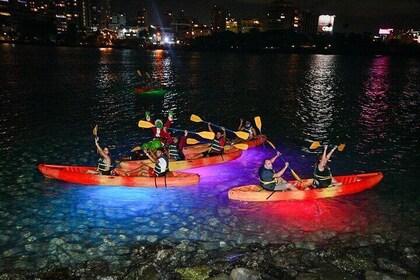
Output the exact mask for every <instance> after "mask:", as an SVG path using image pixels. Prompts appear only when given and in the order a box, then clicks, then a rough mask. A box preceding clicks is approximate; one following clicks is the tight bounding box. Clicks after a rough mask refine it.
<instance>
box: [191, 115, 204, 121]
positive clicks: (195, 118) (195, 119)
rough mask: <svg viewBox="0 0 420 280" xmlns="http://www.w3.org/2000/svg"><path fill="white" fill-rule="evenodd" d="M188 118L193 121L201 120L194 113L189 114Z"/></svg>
mask: <svg viewBox="0 0 420 280" xmlns="http://www.w3.org/2000/svg"><path fill="white" fill-rule="evenodd" d="M190 120H191V121H193V122H202V121H203V120H202V119H201V118H200V117H199V116H197V115H194V114H192V115H191V117H190Z"/></svg>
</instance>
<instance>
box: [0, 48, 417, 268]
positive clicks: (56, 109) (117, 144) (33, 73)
mask: <svg viewBox="0 0 420 280" xmlns="http://www.w3.org/2000/svg"><path fill="white" fill-rule="evenodd" d="M137 69H141V71H142V72H143V73H146V72H148V73H150V74H151V75H152V76H153V78H154V79H157V80H159V81H160V82H161V83H162V84H163V85H165V86H167V87H169V89H170V90H169V91H168V93H166V94H165V95H164V96H161V97H159V96H158V97H143V96H141V95H140V96H139V95H136V94H134V91H133V87H134V86H136V85H138V84H140V83H141V79H140V78H139V77H138V76H137V75H136V70H137ZM0 73H1V75H0V97H1V98H0V110H1V118H0V149H1V157H0V166H1V169H0V272H2V271H6V270H9V269H22V270H24V271H34V270H38V269H41V268H44V267H46V266H50V265H70V264H78V263H80V262H83V261H85V260H92V259H105V260H107V261H109V262H110V263H111V264H112V265H113V267H115V268H121V267H124V266H127V265H129V264H130V260H129V258H128V255H129V252H130V248H131V247H132V246H134V245H135V244H139V243H160V244H171V245H177V244H185V242H187V243H188V242H191V244H194V246H196V247H195V248H198V249H200V250H206V251H217V250H229V249H231V248H235V247H239V246H242V245H244V244H249V243H254V242H256V243H264V244H267V243H275V244H281V243H289V242H293V243H295V244H301V243H302V242H304V243H305V244H308V243H310V244H315V245H317V244H327V245H330V246H337V247H340V246H345V245H346V244H348V243H351V242H355V243H357V242H358V243H361V242H362V240H372V239H374V238H377V237H378V236H380V237H381V238H382V240H385V241H384V242H387V241H392V240H405V239H409V240H411V242H415V243H418V238H419V235H418V233H419V232H420V231H419V221H420V217H419V201H420V200H419V187H420V186H419V183H418V180H419V172H418V162H419V141H418V134H419V114H418V112H419V110H418V109H419V106H418V104H419V88H420V82H419V81H420V60H419V59H418V58H410V57H397V56H394V57H390V56H339V55H296V54H290V55H279V54H263V55H257V54H255V55H254V54H229V53H198V52H166V51H147V52H146V51H133V50H112V49H101V50H99V49H77V48H38V47H29V46H11V45H7V44H5V45H1V46H0ZM146 110H149V111H151V112H152V115H153V117H154V118H165V116H166V114H167V112H168V111H169V110H173V111H174V113H175V122H174V127H179V128H189V129H197V130H205V129H206V126H205V125H203V124H197V123H192V122H191V121H189V116H190V115H191V114H192V113H193V114H197V115H199V116H200V117H201V118H202V119H204V120H208V121H211V122H213V123H216V124H221V125H224V126H226V127H227V128H231V129H233V130H236V128H237V126H238V124H239V119H240V118H244V119H253V117H254V116H257V115H259V116H261V118H262V123H263V124H262V130H263V132H264V133H265V134H267V135H268V137H269V139H270V140H271V141H272V142H273V143H274V144H275V145H276V146H277V148H278V149H279V150H280V151H282V152H283V155H284V157H285V158H286V159H287V160H288V161H290V164H291V166H292V167H293V169H294V170H295V171H296V172H297V173H298V174H299V175H301V177H308V176H311V173H312V165H313V163H314V161H315V159H316V157H317V154H316V153H313V152H311V151H309V150H308V148H307V147H309V145H310V143H311V142H310V141H311V140H318V141H321V142H323V143H330V144H339V143H346V149H345V150H344V151H343V152H337V153H336V154H334V156H333V159H332V162H331V163H330V165H331V167H332V169H333V172H334V174H337V175H344V174H352V173H359V172H371V171H382V172H383V173H384V179H383V181H382V182H381V183H380V184H379V185H378V186H377V187H376V188H374V189H373V190H369V191H366V192H363V193H359V194H355V195H350V196H345V197H337V198H331V199H324V200H319V201H305V202H277V203H274V202H270V203H244V202H236V201H229V199H228V198H227V191H228V190H229V189H230V188H231V187H234V186H239V185H244V184H249V183H256V182H257V181H258V180H257V178H256V174H257V169H258V166H259V165H260V164H261V162H262V160H263V159H264V158H266V157H271V156H273V155H274V152H273V150H272V149H270V148H269V147H268V146H265V147H260V148H256V149H250V150H248V151H245V152H244V153H243V155H242V157H241V158H239V159H238V160H235V161H233V162H230V163H227V164H223V165H218V166H212V167H207V168H199V169H194V170H190V172H196V173H199V174H200V175H201V182H200V184H199V185H198V186H192V187H186V188H168V189H154V188H150V189H133V188H126V187H114V188H110V187H101V186H81V185H75V184H68V183H63V182H58V181H54V180H47V179H44V178H43V177H42V176H41V174H40V173H39V172H38V170H37V164H39V163H55V164H74V165H87V164H88V165H93V164H95V162H96V160H97V155H96V152H95V149H94V148H95V147H94V141H93V137H92V128H93V126H94V125H95V124H99V136H100V143H102V144H106V145H110V146H111V148H112V149H111V153H112V155H113V157H114V158H118V157H121V156H123V155H126V154H127V153H128V152H129V150H130V149H131V148H132V147H134V146H136V145H137V144H139V143H142V142H144V141H146V140H147V139H148V138H149V137H150V134H151V132H150V131H148V130H144V129H140V128H138V127H137V122H138V121H139V120H140V119H142V118H144V112H145V111H146ZM275 167H276V168H280V167H282V163H281V162H280V161H279V162H277V163H276V164H275ZM286 177H287V178H292V177H291V176H290V174H287V175H286Z"/></svg>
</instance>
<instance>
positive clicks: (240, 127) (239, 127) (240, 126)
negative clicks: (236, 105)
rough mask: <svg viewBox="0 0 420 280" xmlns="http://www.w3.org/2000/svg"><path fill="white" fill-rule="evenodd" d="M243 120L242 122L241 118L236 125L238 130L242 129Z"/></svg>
mask: <svg viewBox="0 0 420 280" xmlns="http://www.w3.org/2000/svg"><path fill="white" fill-rule="evenodd" d="M243 122H244V119H241V121H240V123H239V126H238V130H242V129H243V127H242V124H243Z"/></svg>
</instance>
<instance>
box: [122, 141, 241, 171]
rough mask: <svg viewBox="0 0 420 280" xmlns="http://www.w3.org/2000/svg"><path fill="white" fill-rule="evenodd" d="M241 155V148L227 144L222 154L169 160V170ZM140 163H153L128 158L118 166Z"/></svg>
mask: <svg viewBox="0 0 420 280" xmlns="http://www.w3.org/2000/svg"><path fill="white" fill-rule="evenodd" d="M208 149H209V148H208V147H207V148H206V149H205V151H207V150H208ZM241 155H242V150H239V149H237V148H235V147H232V146H229V148H228V149H226V150H225V153H223V154H222V155H217V156H210V157H203V158H197V159H190V160H173V159H170V160H169V170H171V171H177V170H184V169H190V168H197V167H203V166H208V165H214V164H219V163H223V162H228V161H231V160H234V159H237V158H239V157H240V156H241ZM142 164H147V165H150V166H153V165H154V163H152V162H151V161H150V160H149V159H147V160H128V161H122V162H120V167H121V168H123V169H127V170H132V169H135V168H137V167H139V166H140V165H142Z"/></svg>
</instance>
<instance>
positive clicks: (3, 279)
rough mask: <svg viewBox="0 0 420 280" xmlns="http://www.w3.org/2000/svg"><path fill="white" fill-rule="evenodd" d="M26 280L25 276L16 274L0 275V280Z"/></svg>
mask: <svg viewBox="0 0 420 280" xmlns="http://www.w3.org/2000/svg"><path fill="white" fill-rule="evenodd" d="M26 279H28V278H27V277H26V276H25V275H21V274H17V273H1V274H0V280H26Z"/></svg>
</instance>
